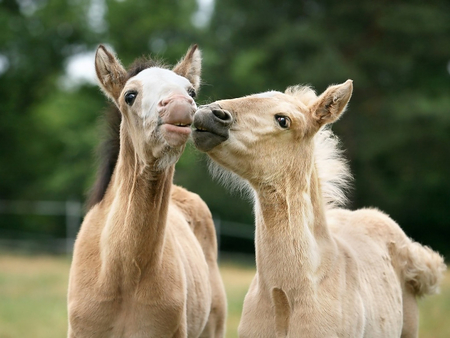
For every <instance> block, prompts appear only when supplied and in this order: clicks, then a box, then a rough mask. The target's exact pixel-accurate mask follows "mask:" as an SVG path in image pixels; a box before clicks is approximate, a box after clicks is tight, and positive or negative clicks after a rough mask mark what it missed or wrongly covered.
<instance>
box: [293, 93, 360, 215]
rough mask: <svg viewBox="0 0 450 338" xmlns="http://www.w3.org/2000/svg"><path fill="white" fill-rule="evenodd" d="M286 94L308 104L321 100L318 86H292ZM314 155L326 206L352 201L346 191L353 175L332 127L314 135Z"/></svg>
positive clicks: (340, 204)
mask: <svg viewBox="0 0 450 338" xmlns="http://www.w3.org/2000/svg"><path fill="white" fill-rule="evenodd" d="M285 93H286V94H287V95H291V96H294V97H295V98H296V99H298V100H299V101H300V102H302V103H303V104H304V105H305V106H308V105H310V104H311V103H312V102H313V101H315V100H316V99H317V95H316V92H315V91H314V89H312V88H311V87H310V86H307V85H297V86H292V87H288V88H287V89H286V91H285ZM314 157H315V162H316V166H317V171H318V174H319V180H320V185H321V189H322V195H323V198H324V204H325V206H326V208H327V209H333V208H336V207H339V206H344V205H345V204H346V203H347V202H348V199H347V196H346V192H347V191H348V190H349V188H350V182H351V181H352V175H351V173H350V168H349V166H348V164H347V160H346V159H345V158H344V156H343V151H342V149H341V148H340V147H339V138H338V137H337V136H336V135H334V134H333V132H332V131H331V129H330V127H325V128H323V129H322V130H320V131H319V132H318V133H317V134H316V135H315V136H314Z"/></svg>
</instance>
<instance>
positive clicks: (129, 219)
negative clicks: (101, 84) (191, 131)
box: [101, 126, 174, 279]
mask: <svg viewBox="0 0 450 338" xmlns="http://www.w3.org/2000/svg"><path fill="white" fill-rule="evenodd" d="M173 173H174V165H171V166H169V167H168V168H166V169H164V170H155V169H154V165H150V164H145V163H143V162H142V161H140V160H139V156H138V154H137V153H136V151H135V150H134V148H133V146H132V142H131V138H130V137H129V135H128V134H127V133H126V130H125V128H124V127H123V126H122V127H121V141H120V152H119V158H118V162H117V165H116V169H115V171H114V175H113V178H112V182H111V184H112V187H111V189H108V192H107V194H109V196H105V201H109V203H108V204H109V210H108V214H107V221H106V225H105V228H104V230H103V234H102V239H101V241H102V243H104V245H103V246H102V247H103V250H102V256H103V262H104V263H105V265H104V268H106V270H110V269H108V267H111V265H110V264H112V265H116V264H122V265H123V266H122V268H121V269H119V271H122V272H123V274H124V276H123V277H124V278H125V279H126V278H128V277H131V276H133V278H134V277H136V276H135V275H136V273H138V274H140V273H141V272H142V270H143V269H145V268H146V267H147V266H148V265H149V264H157V263H158V261H159V258H160V257H161V254H162V249H163V243H164V237H165V228H166V221H167V213H168V207H169V202H170V193H171V187H172V180H173ZM152 262H153V263H152ZM112 270H116V271H117V269H112Z"/></svg>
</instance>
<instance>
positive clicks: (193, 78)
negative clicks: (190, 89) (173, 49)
mask: <svg viewBox="0 0 450 338" xmlns="http://www.w3.org/2000/svg"><path fill="white" fill-rule="evenodd" d="M172 70H173V71H174V72H175V73H177V74H178V75H180V76H183V77H185V78H186V79H188V80H189V81H190V82H191V83H192V85H193V86H194V88H195V90H198V88H199V87H200V75H201V72H202V53H201V52H200V49H198V46H197V45H193V46H191V48H189V50H188V51H187V53H186V55H185V56H184V57H183V58H182V59H181V60H180V61H179V62H178V63H177V65H176V66H175V67H173V69H172Z"/></svg>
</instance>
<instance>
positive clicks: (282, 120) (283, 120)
mask: <svg viewBox="0 0 450 338" xmlns="http://www.w3.org/2000/svg"><path fill="white" fill-rule="evenodd" d="M275 120H277V122H278V124H279V125H280V127H281V128H283V129H287V128H289V127H290V125H291V120H290V119H289V117H287V116H283V115H275Z"/></svg>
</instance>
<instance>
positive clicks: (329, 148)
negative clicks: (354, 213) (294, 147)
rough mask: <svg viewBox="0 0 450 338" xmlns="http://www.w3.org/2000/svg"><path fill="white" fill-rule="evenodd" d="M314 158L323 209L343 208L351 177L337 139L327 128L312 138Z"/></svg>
mask: <svg viewBox="0 0 450 338" xmlns="http://www.w3.org/2000/svg"><path fill="white" fill-rule="evenodd" d="M314 157H315V162H316V167H317V172H318V175H319V181H320V186H321V189H322V196H323V199H324V204H325V207H326V208H327V209H333V208H336V207H340V206H344V205H345V204H346V203H347V201H348V199H347V196H346V192H347V191H348V190H349V188H350V183H351V181H352V178H353V177H352V175H351V173H350V168H349V166H348V163H347V160H346V159H345V158H344V156H343V151H342V149H341V148H340V147H339V138H338V137H337V136H336V135H334V134H333V132H332V131H331V129H330V128H329V127H328V128H327V127H326V128H324V129H322V130H320V131H319V132H318V133H317V134H316V135H315V136H314Z"/></svg>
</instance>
